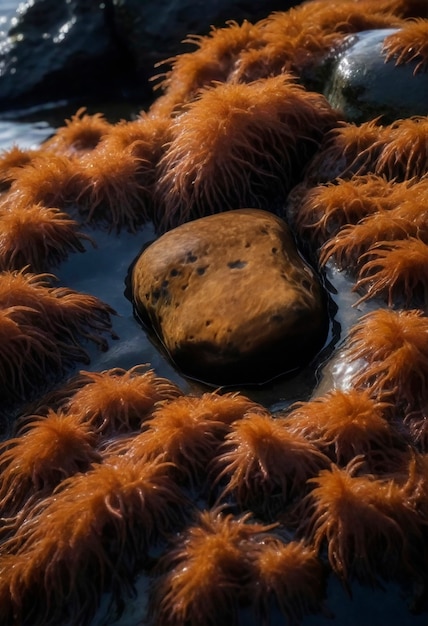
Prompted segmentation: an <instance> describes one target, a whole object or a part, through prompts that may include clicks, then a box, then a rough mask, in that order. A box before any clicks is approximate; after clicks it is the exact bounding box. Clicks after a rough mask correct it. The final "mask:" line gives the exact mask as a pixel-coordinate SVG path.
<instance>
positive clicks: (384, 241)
mask: <svg viewBox="0 0 428 626" xmlns="http://www.w3.org/2000/svg"><path fill="white" fill-rule="evenodd" d="M417 231H418V227H417V225H416V224H415V223H414V222H412V221H411V220H409V219H406V218H404V217H397V216H396V215H394V214H392V212H390V211H379V212H377V213H373V214H372V215H369V216H368V217H366V218H364V219H362V220H361V221H360V222H358V224H348V225H345V226H343V227H342V228H341V229H340V230H339V232H338V233H337V235H336V236H335V237H332V238H331V239H329V240H328V241H327V242H326V243H325V244H324V245H323V247H322V248H321V252H320V264H321V265H325V264H326V263H327V262H328V261H329V260H330V259H331V258H334V261H335V263H336V265H337V266H338V267H340V269H345V268H346V269H348V270H355V269H358V268H361V266H364V267H365V268H366V270H365V272H364V273H366V272H369V267H370V263H371V262H372V261H371V259H372V258H373V257H374V258H376V257H379V256H380V255H379V251H378V250H379V246H382V248H383V247H386V248H391V249H395V247H396V245H397V244H398V246H399V245H400V241H399V240H401V239H406V240H407V238H408V237H409V236H411V235H416V234H417ZM378 263H379V261H378Z"/></svg>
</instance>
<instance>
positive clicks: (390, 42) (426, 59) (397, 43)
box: [383, 18, 428, 74]
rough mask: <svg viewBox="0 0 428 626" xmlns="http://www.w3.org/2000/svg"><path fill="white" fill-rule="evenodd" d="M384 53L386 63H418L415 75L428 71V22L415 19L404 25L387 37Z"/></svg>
mask: <svg viewBox="0 0 428 626" xmlns="http://www.w3.org/2000/svg"><path fill="white" fill-rule="evenodd" d="M383 51H384V53H385V55H386V61H395V64H396V65H403V64H405V63H412V62H413V61H414V62H416V65H415V69H414V71H413V73H414V74H417V73H418V72H426V71H427V69H428V20H426V19H422V18H420V19H415V20H412V21H408V22H406V23H404V24H403V25H402V27H401V28H400V30H399V31H398V32H396V33H393V34H392V35H388V36H387V37H385V39H384V42H383Z"/></svg>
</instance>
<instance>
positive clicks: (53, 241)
mask: <svg viewBox="0 0 428 626" xmlns="http://www.w3.org/2000/svg"><path fill="white" fill-rule="evenodd" d="M0 226H1V230H0V271H3V270H13V269H22V268H24V267H26V266H28V267H29V269H31V271H33V272H44V271H46V270H47V269H49V268H50V267H51V266H54V265H58V264H59V263H60V262H61V261H64V260H65V259H66V258H67V257H68V254H69V253H70V252H84V251H85V247H84V245H83V243H82V241H92V239H91V238H90V237H89V236H88V235H86V234H84V233H81V232H79V231H78V223H77V222H76V221H75V220H72V219H71V218H70V217H69V216H68V215H67V214H66V213H63V212H62V211H60V210H59V209H55V208H47V207H45V206H42V205H41V204H33V205H24V206H20V205H19V204H18V205H11V206H10V207H7V208H6V210H4V211H1V210H0Z"/></svg>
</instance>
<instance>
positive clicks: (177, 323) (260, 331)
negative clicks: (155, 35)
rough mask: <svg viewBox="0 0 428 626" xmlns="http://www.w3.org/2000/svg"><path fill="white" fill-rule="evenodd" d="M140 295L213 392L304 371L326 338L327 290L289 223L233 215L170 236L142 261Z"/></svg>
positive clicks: (172, 352)
mask: <svg viewBox="0 0 428 626" xmlns="http://www.w3.org/2000/svg"><path fill="white" fill-rule="evenodd" d="M132 289H133V298H134V303H135V307H136V310H137V313H138V314H139V316H140V318H141V320H142V321H143V323H145V324H146V325H147V326H149V327H151V328H152V329H153V331H154V332H155V333H156V335H157V336H158V338H159V339H160V341H161V343H162V344H163V346H164V347H165V349H166V351H167V353H168V354H169V356H170V358H171V359H172V361H173V362H175V363H176V364H177V365H178V367H179V368H180V369H181V370H182V371H183V372H184V373H185V374H187V375H188V376H191V377H194V378H197V379H200V380H203V381H205V382H208V383H212V384H218V385H223V384H235V383H240V384H243V383H262V382H265V381H266V380H268V379H270V378H272V377H274V376H275V375H278V374H280V373H283V372H287V371H290V370H294V369H296V368H298V367H299V366H301V365H302V364H304V363H306V362H307V361H308V360H310V359H311V357H313V356H314V354H315V353H316V351H317V350H318V349H319V348H320V347H321V346H322V344H323V342H324V339H325V335H326V327H327V314H326V310H325V301H324V296H323V290H322V287H321V285H320V283H319V282H318V279H317V277H316V275H315V274H314V272H313V271H312V269H311V268H310V267H309V266H308V265H307V264H306V263H305V262H304V261H303V259H302V258H301V256H300V255H299V253H298V251H297V249H296V247H295V244H294V240H293V237H292V235H291V234H290V231H289V229H288V226H287V225H286V223H285V222H284V221H283V220H281V219H280V218H278V217H276V216H275V215H273V214H271V213H268V212H266V211H261V210H257V209H242V210H235V211H229V212H226V213H220V214H218V215H211V216H209V217H204V218H201V219H198V220H195V221H193V222H188V223H187V224H183V225H182V226H179V227H178V228H176V229H174V230H171V231H169V232H167V233H166V234H164V235H163V236H162V237H160V238H159V239H158V240H157V241H155V242H154V243H152V244H151V245H150V246H148V247H147V248H146V249H145V250H144V251H143V253H142V254H141V256H140V257H139V259H138V260H137V262H136V264H135V266H134V268H133V273H132Z"/></svg>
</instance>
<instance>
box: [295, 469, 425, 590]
mask: <svg viewBox="0 0 428 626" xmlns="http://www.w3.org/2000/svg"><path fill="white" fill-rule="evenodd" d="M356 469H358V465H357V464H356V463H353V464H351V465H350V466H348V467H347V468H345V469H339V468H338V467H336V466H335V465H332V466H331V469H329V470H322V471H321V472H320V474H319V476H318V477H316V478H312V479H310V481H309V482H310V483H311V484H312V485H314V488H313V490H312V491H311V492H310V494H308V496H307V497H306V500H305V501H304V502H303V507H302V522H301V529H300V531H303V534H304V536H305V537H306V539H307V540H308V541H310V542H312V543H313V545H314V547H315V548H316V549H317V550H320V549H321V548H323V547H326V548H327V556H328V560H329V563H330V565H331V567H332V569H333V571H334V572H335V573H336V574H337V575H338V576H339V577H340V578H341V579H342V580H343V581H344V582H345V583H349V582H350V581H351V580H352V579H353V578H354V577H355V578H357V579H358V580H360V581H362V582H366V583H367V582H368V583H372V584H376V583H379V581H380V579H382V578H384V579H396V580H397V579H398V580H406V579H408V578H409V577H418V576H419V574H420V572H418V571H416V570H415V568H416V562H417V561H418V559H417V558H415V557H417V554H418V549H420V548H421V546H422V545H423V540H422V532H421V531H422V520H421V519H420V518H419V516H418V514H417V512H416V510H415V508H414V507H412V506H411V504H410V503H409V501H408V498H407V497H406V494H405V493H404V491H403V485H402V484H400V483H399V482H396V481H394V480H393V479H383V480H379V479H375V478H374V477H373V476H370V475H365V476H358V475H354V473H355V471H356ZM406 582H407V580H406Z"/></svg>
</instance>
